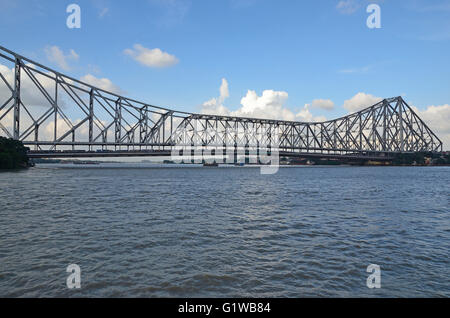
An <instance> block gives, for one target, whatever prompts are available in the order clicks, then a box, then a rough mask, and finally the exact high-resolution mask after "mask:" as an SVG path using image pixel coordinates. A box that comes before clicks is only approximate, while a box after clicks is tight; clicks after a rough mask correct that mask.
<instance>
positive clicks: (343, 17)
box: [0, 0, 450, 150]
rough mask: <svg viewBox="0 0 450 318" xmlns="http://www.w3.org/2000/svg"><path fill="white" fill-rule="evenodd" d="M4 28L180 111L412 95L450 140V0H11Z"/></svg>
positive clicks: (4, 41)
mask: <svg viewBox="0 0 450 318" xmlns="http://www.w3.org/2000/svg"><path fill="white" fill-rule="evenodd" d="M373 3H375V4H377V5H378V6H379V8H380V17H381V28H369V27H368V26H367V19H368V18H369V16H370V15H371V13H370V12H369V13H368V12H367V11H366V9H367V7H368V6H369V5H370V4H373ZM70 4H77V5H78V6H79V7H80V8H81V27H80V28H73V29H70V28H68V27H67V24H66V20H67V18H68V17H69V15H70V13H67V12H66V9H67V7H68V6H69V5H70ZM0 39H1V40H0V45H1V46H4V47H6V48H8V49H10V50H12V51H15V52H18V53H20V54H22V55H24V56H26V57H29V58H31V59H33V60H35V61H37V62H40V63H42V64H44V65H48V66H49V67H52V68H54V69H56V70H58V71H61V72H62V73H65V74H67V75H69V76H71V77H75V78H79V79H82V80H83V81H86V82H89V83H90V84H93V85H96V86H100V87H101V88H105V89H107V90H111V91H114V92H119V93H121V94H124V95H126V96H128V97H131V98H133V99H138V100H142V101H144V102H146V103H149V104H153V105H158V106H163V107H167V108H171V109H175V110H180V111H188V112H197V113H200V112H202V113H210V114H228V115H235V116H246V117H259V118H262V117H264V118H276V119H286V120H298V121H321V120H324V119H333V118H336V117H341V116H344V115H346V114H348V113H351V112H354V111H357V110H359V109H362V108H364V107H368V106H371V105H372V104H374V103H376V102H378V101H379V100H381V99H383V98H387V97H394V96H403V98H404V99H405V100H406V102H407V103H408V104H409V105H410V106H412V107H414V109H415V110H416V111H417V113H418V114H419V116H421V118H422V119H424V120H425V122H426V123H427V124H429V126H430V128H431V129H432V130H433V131H435V132H436V133H437V134H438V136H439V137H440V138H441V139H442V140H443V141H444V148H446V149H449V150H450V58H449V57H450V54H449V52H450V0H431V1H430V0H384V1H381V0H377V1H375V0H373V1H366V0H323V1H293V0H291V1H287V0H278V1H275V0H214V1H212V0H129V1H119V0H90V1H88V0H83V1H81V0H80V1H75V0H71V1H63V0H60V1H54V0H14V1H12V0H0ZM0 67H1V65H0Z"/></svg>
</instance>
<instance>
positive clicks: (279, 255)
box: [0, 164, 450, 297]
mask: <svg viewBox="0 0 450 318" xmlns="http://www.w3.org/2000/svg"><path fill="white" fill-rule="evenodd" d="M449 184H450V167H319V166H313V167H286V168H281V169H280V170H279V172H278V173H277V174H275V175H261V174H260V171H259V169H257V168H251V167H228V168H227V167H219V168H203V167H194V166H193V167H191V166H157V165H152V164H101V165H98V166H97V165H92V166H76V165H38V166H36V167H35V168H31V169H29V170H24V171H18V172H2V173H0V296H2V297H425V296H430V297H449V296H450V259H449V250H450V191H449ZM70 264H77V265H78V266H79V267H80V269H81V288H80V289H69V288H67V286H66V279H67V277H68V275H69V273H67V272H66V268H67V266H68V265H70ZM370 264H376V265H379V266H380V269H381V288H379V289H377V288H375V289H369V288H368V287H367V285H366V280H367V277H368V276H369V275H370V273H368V272H367V271H366V270H367V267H368V266H369V265H370Z"/></svg>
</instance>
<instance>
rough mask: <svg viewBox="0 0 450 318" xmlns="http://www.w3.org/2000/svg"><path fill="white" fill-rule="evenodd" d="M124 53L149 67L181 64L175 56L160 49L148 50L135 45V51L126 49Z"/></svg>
mask: <svg viewBox="0 0 450 318" xmlns="http://www.w3.org/2000/svg"><path fill="white" fill-rule="evenodd" d="M124 53H125V54H126V55H128V56H131V57H132V58H133V59H134V60H135V61H137V62H139V63H140V64H142V65H144V66H147V67H159V68H162V67H169V66H173V65H175V64H177V63H178V62H179V60H178V59H177V58H176V57H175V56H174V55H171V54H169V53H166V52H163V51H161V50H160V49H158V48H156V49H148V48H145V47H143V46H142V45H141V44H135V45H134V46H133V49H126V50H125V51H124Z"/></svg>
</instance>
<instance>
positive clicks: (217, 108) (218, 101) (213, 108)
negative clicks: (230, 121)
mask: <svg viewBox="0 0 450 318" xmlns="http://www.w3.org/2000/svg"><path fill="white" fill-rule="evenodd" d="M229 96H230V92H229V90H228V82H227V80H226V79H225V78H222V84H221V85H220V96H219V97H217V98H216V97H215V98H211V99H210V100H208V101H206V102H204V103H203V105H202V110H201V112H202V113H203V114H209V115H211V114H213V115H224V116H228V115H230V111H229V110H228V108H226V107H225V106H224V105H223V102H224V101H225V99H227V98H228V97H229Z"/></svg>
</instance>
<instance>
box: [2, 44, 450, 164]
mask: <svg viewBox="0 0 450 318" xmlns="http://www.w3.org/2000/svg"><path fill="white" fill-rule="evenodd" d="M0 135H1V136H4V137H9V138H14V139H16V140H21V141H22V142H23V143H24V144H25V145H27V146H29V147H30V148H31V149H32V152H31V154H32V155H33V156H35V157H52V156H53V157H55V156H58V155H59V156H63V155H64V156H68V155H72V156H76V155H79V156H92V155H93V154H94V153H95V154H96V155H98V156H112V155H113V154H114V155H115V154H117V155H118V156H124V155H139V154H142V155H149V156H150V155H164V154H170V151H171V150H173V148H174V147H175V146H177V147H179V146H200V147H203V148H214V149H220V151H222V150H224V149H226V148H227V147H228V148H230V147H232V148H235V150H236V149H239V148H241V149H248V148H249V147H253V148H255V147H259V146H260V145H262V144H264V145H265V146H266V147H269V148H270V149H277V150H278V151H279V153H280V154H284V155H287V156H289V155H292V156H298V155H303V154H308V155H311V156H314V155H317V156H324V157H327V156H329V157H339V156H343V157H345V156H372V157H377V156H386V154H391V153H401V152H418V151H432V152H435V151H442V142H441V140H440V139H439V138H438V137H437V136H436V135H435V134H434V133H433V132H432V131H431V129H430V128H429V127H428V126H427V125H426V124H425V123H424V122H423V121H422V120H421V119H420V118H419V116H417V114H416V113H415V112H414V111H413V109H412V108H411V107H410V106H409V105H408V104H407V103H406V102H405V101H404V100H403V99H402V98H401V97H395V98H388V99H384V100H382V101H380V102H379V103H377V104H375V105H373V106H371V107H368V108H366V109H364V110H361V111H359V112H357V113H354V114H351V115H348V116H345V117H342V118H338V119H335V120H329V121H325V122H317V123H305V122H291V121H282V120H269V119H255V118H242V117H227V116H219V115H203V114H193V113H186V112H181V111H175V110H171V109H167V108H163V107H158V106H153V105H150V104H147V103H143V102H140V101H137V100H133V99H130V98H127V97H124V96H120V95H119V94H117V93H113V92H108V91H106V90H104V89H101V88H99V87H95V86H92V85H90V84H88V83H85V82H82V81H79V80H77V79H74V78H71V77H68V76H66V75H63V74H61V73H59V72H57V71H54V70H52V69H50V68H48V67H46V66H44V65H41V64H39V63H36V62H34V61H32V60H30V59H28V58H25V57H23V56H20V55H18V54H16V53H14V52H12V51H10V50H8V49H6V48H3V47H1V46H0Z"/></svg>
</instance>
